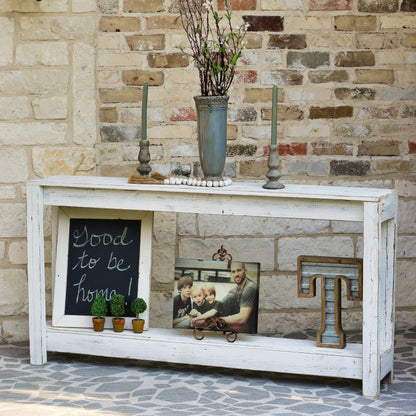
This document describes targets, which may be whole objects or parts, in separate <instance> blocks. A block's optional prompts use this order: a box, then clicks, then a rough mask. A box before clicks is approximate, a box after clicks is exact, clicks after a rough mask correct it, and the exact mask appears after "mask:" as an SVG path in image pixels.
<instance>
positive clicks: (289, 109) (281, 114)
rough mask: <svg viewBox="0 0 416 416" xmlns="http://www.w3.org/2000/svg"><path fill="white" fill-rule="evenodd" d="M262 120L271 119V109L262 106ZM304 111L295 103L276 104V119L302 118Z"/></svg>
mask: <svg viewBox="0 0 416 416" xmlns="http://www.w3.org/2000/svg"><path fill="white" fill-rule="evenodd" d="M261 118H262V120H271V119H272V109H271V108H263V109H262V110H261ZM303 118H304V113H303V110H302V109H300V108H299V106H297V105H292V106H287V105H278V106H277V119H278V120H279V121H285V120H303Z"/></svg>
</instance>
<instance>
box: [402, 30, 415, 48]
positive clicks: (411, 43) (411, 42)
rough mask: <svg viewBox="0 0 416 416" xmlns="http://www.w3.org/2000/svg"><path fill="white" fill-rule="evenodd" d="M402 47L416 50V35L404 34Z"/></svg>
mask: <svg viewBox="0 0 416 416" xmlns="http://www.w3.org/2000/svg"><path fill="white" fill-rule="evenodd" d="M402 45H403V46H404V47H406V48H416V33H403V40H402Z"/></svg>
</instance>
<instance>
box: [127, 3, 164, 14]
mask: <svg viewBox="0 0 416 416" xmlns="http://www.w3.org/2000/svg"><path fill="white" fill-rule="evenodd" d="M163 10H165V8H164V6H163V0H124V1H123V11H124V12H126V13H156V12H161V11H163Z"/></svg>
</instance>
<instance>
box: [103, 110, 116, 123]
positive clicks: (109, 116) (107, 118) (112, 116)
mask: <svg viewBox="0 0 416 416" xmlns="http://www.w3.org/2000/svg"><path fill="white" fill-rule="evenodd" d="M117 120H118V112H117V108H115V107H103V108H100V121H101V122H102V123H115V122H117Z"/></svg>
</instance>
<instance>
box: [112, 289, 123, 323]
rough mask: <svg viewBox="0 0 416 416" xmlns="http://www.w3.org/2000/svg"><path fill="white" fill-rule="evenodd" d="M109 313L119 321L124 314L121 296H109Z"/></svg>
mask: <svg viewBox="0 0 416 416" xmlns="http://www.w3.org/2000/svg"><path fill="white" fill-rule="evenodd" d="M110 311H111V315H112V316H114V317H115V318H116V319H121V317H122V316H123V315H124V313H125V308H124V296H123V295H120V294H117V293H115V294H114V295H113V296H111V299H110Z"/></svg>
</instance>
